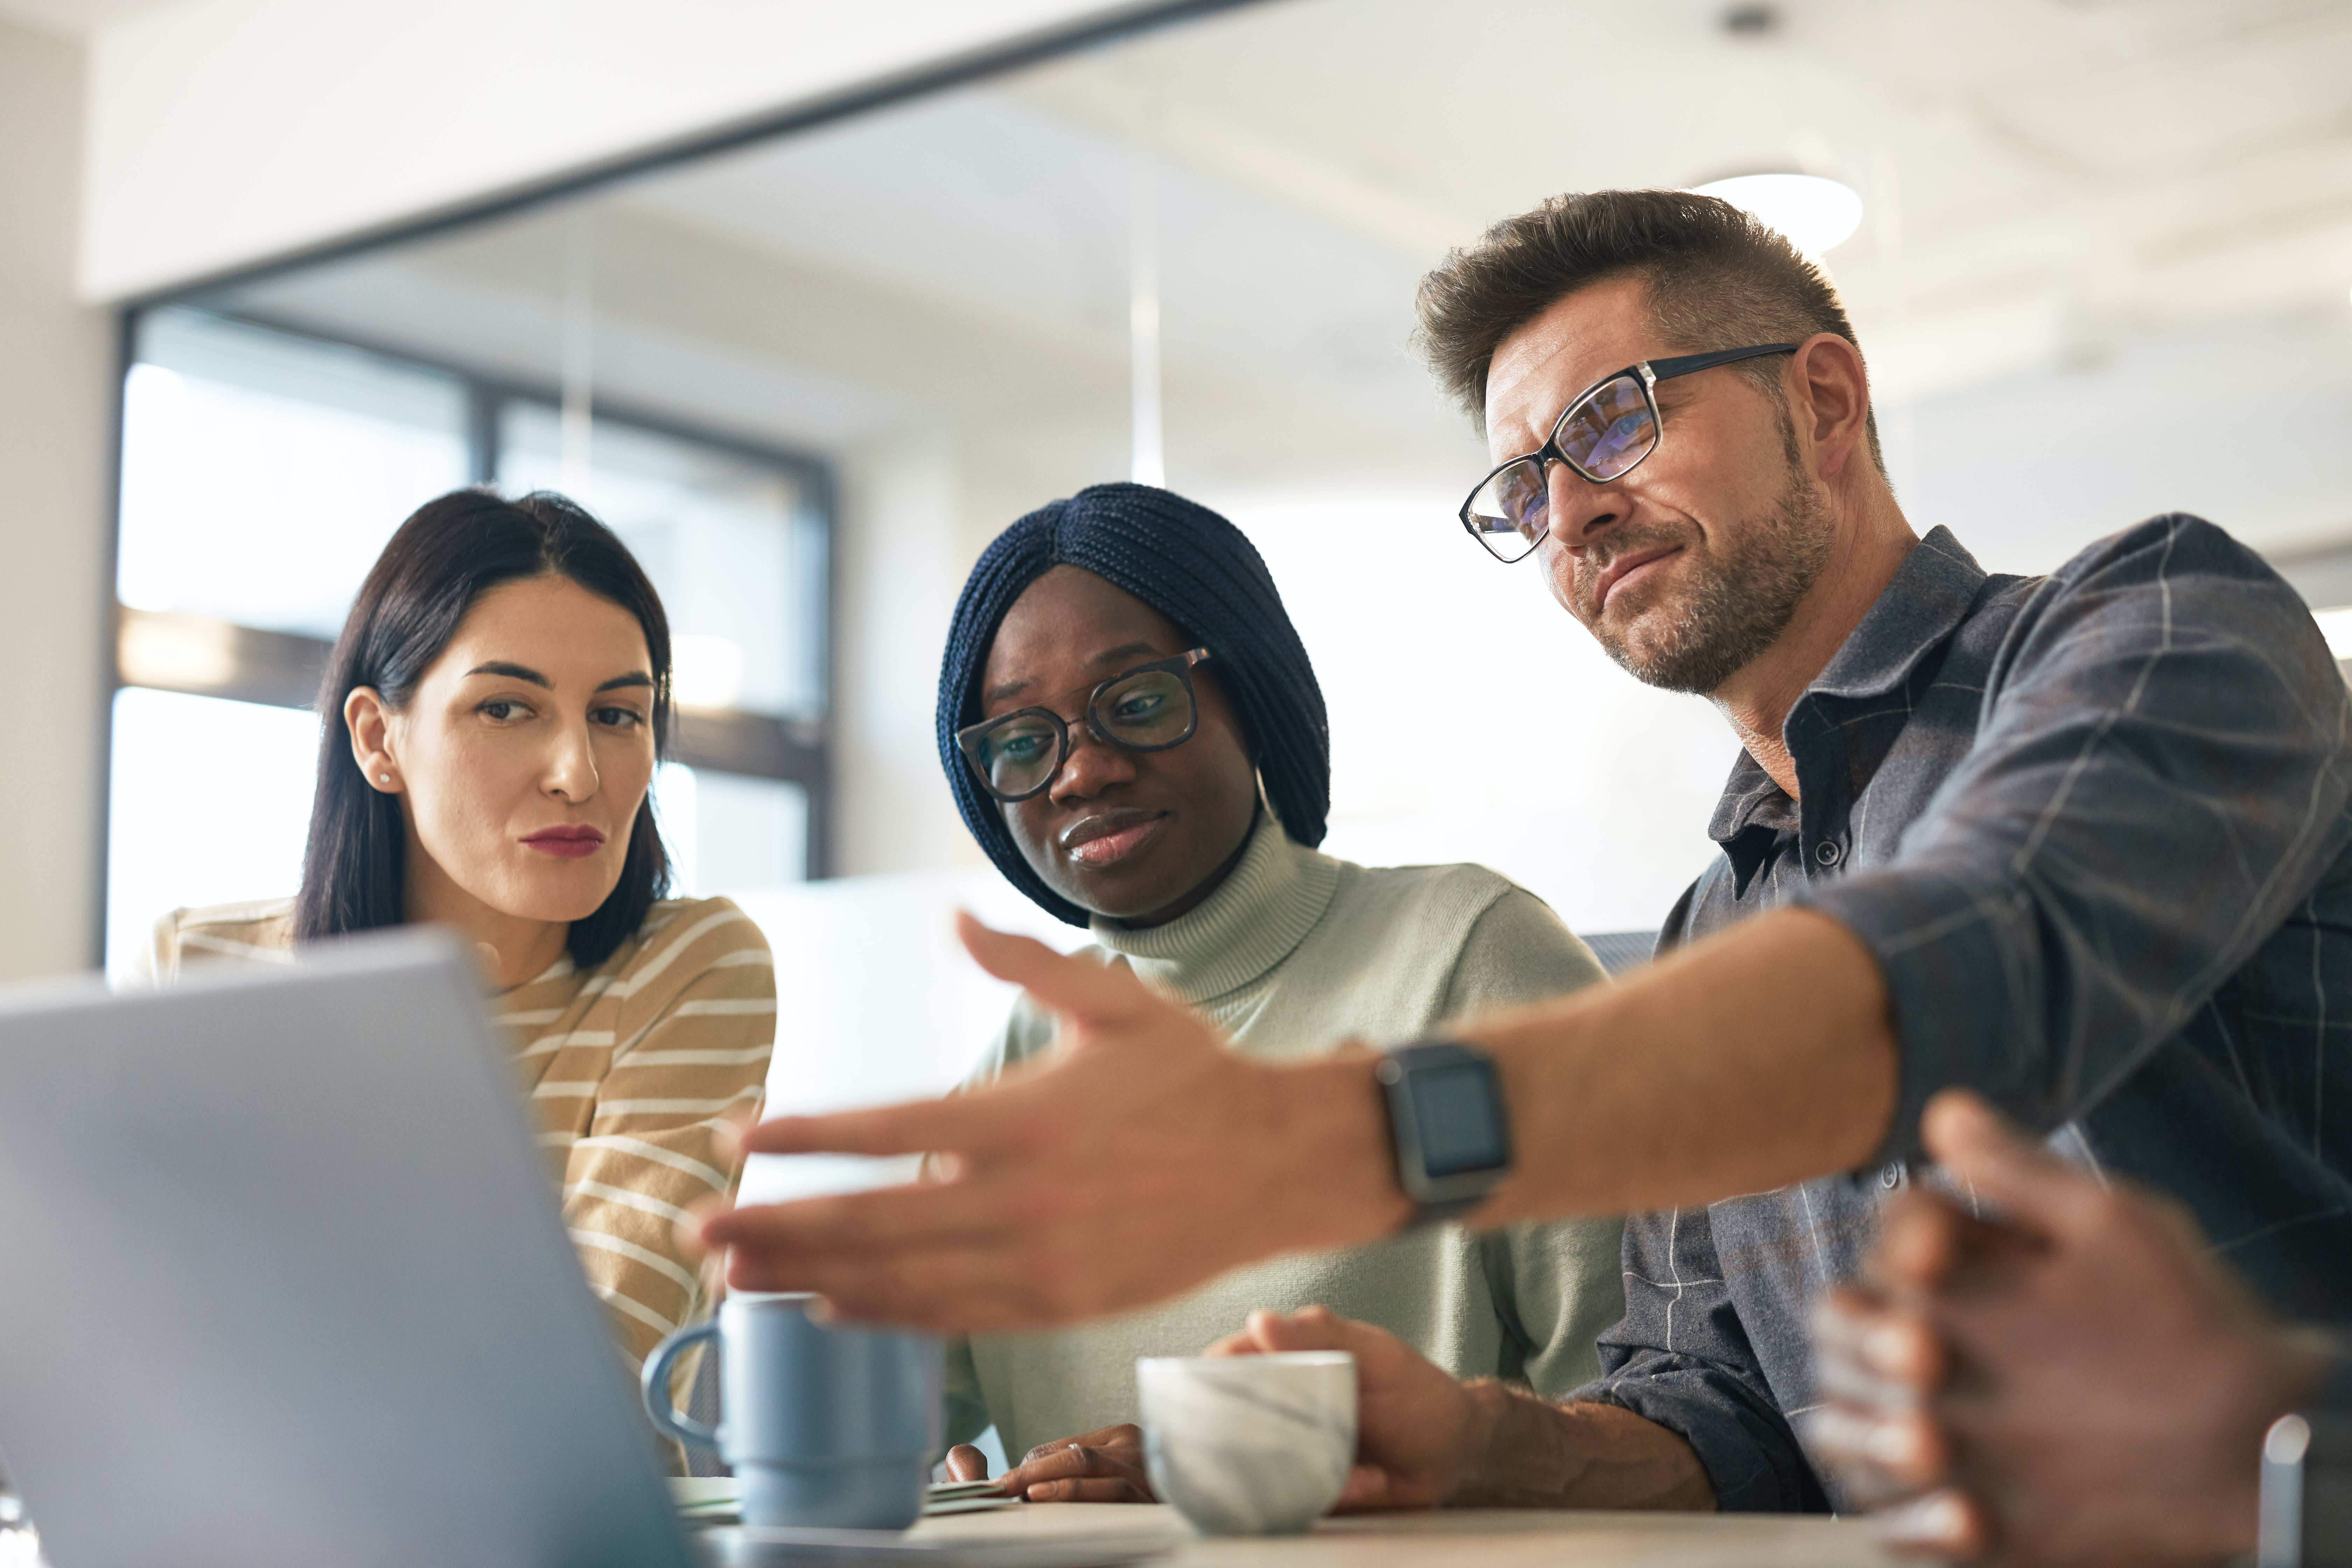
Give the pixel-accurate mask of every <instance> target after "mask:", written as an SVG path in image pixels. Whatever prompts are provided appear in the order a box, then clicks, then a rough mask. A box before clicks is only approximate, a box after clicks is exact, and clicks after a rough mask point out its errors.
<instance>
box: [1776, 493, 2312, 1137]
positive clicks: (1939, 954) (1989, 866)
mask: <svg viewBox="0 0 2352 1568" xmlns="http://www.w3.org/2000/svg"><path fill="white" fill-rule="evenodd" d="M2347 731H2352V707H2347V696H2346V689H2345V683H2344V680H2343V679H2342V677H2341V676H2340V675H2339V674H2338V672H2337V669H2336V664H2335V662H2334V659H2333V658H2332V657H2331V655H2330V654H2329V652H2328V649H2327V647H2326V643H2325V642H2324V640H2323V639H2322V638H2321V637H2320V635H2319V632H2318V628H2317V627H2316V626H2314V625H2313V623H2312V619H2311V616H2310V614H2309V613H2308V611H2307V610H2306V609H2305V606H2304V605H2303V602H2302V601H2301V600H2300V599H2299V598H2298V597H2297V596H2296V595H2295V593H2294V590H2293V589H2292V588H2290V587H2289V586H2288V585H2287V584H2285V583H2284V582H2283V581H2282V580H2281V579H2280V578H2279V577H2278V576H2277V575H2276V574H2274V573H2273V572H2272V571H2271V570H2270V569H2269V568H2268V567H2267V566H2265V565H2264V564H2263V563H2262V562H2261V561H2260V560H2259V559H2258V558H2256V557H2255V556H2254V555H2252V552H2248V551H2247V550H2246V549H2245V548H2244V547H2243V546H2242V545H2239V544H2238V543H2236V542H2234V541H2232V540H2231V539H2230V537H2229V536H2228V535H2227V534H2225V533H2223V532H2221V531H2220V530H2219V529H2216V528H2214V527H2212V526H2211V525H2210V524H2209V523H2204V522H2201V521H2197V520H2196V519H2193V518H2186V517H2169V518H2160V519H2158V520H2156V521H2152V522H2148V523H2145V524H2142V525H2141V526H2139V527H2137V528H2135V529H2132V530H2130V531H2127V532H2125V533H2122V534H2118V535H2117V536H2116V538H2115V539H2114V540H2112V541H2110V542H2108V544H2107V546H2106V547H2105V548H2104V549H2101V550H2097V551H2094V552H2087V553H2085V554H2084V555H2082V556H2079V557H2077V558H2076V559H2075V560H2074V562H2073V563H2070V564H2069V566H2068V567H2067V569H2066V570H2065V571H2063V572H2062V573H2060V574H2058V575H2056V576H2053V577H2052V578H2051V579H2049V581H2048V582H2047V583H2045V584H2043V585H2042V588H2041V589H2040V590H2039V591H2038V592H2036V594H2035V595H2033V597H2032V599H2031V600H2030V601H2029V602H2028V603H2027V604H2026V605H2025V606H2024V607H2023V609H2022V610H2021V614H2020V616H2019V617H2018V620H2017V622H2016V624H2015V625H2014V626H2012V627H2011V630H2010V632H2009V634H2008V637H2007V638H2006V641H2005V643H2004V645H2003V647H2002V648H2001V651H2000V656H1999V658H1997V659H1996V661H1995V664H1994V668H1993V672H1992V679H1991V680H1990V683H1989V685H1988V689H1987V698H1986V703H1985V708H1984V712H1983V716H1982V719H1981V720H1980V722H1979V732H1978V738H1977V742H1976V744H1975V745H1974V747H1973V749H1972V750H1971V751H1970V752H1969V754H1968V756H1967V758H1966V759H1965V761H1963V762H1962V763H1960V765H1959V766H1958V768H1956V769H1955V770H1954V771H1953V773H1952V774H1951V776H1950V777H1949V778H1948V779H1947V780H1946V781H1945V782H1944V783H1943V784H1942V786H1941V787H1940V788H1939V789H1938V790H1937V794H1936V795H1935V796H1934V798H1933V799H1932V801H1931V802H1930V803H1929V805H1928V807H1927V811H1926V812H1925V813H1923V814H1922V816H1920V818H1919V819H1918V821H1917V822H1916V824H1914V826H1912V827H1911V829H1910V830H1909V831H1908V833H1907V834H1906V836H1905V837H1904V839H1903V840H1902V843H1901V846H1900V847H1899V850H1898V852H1897V853H1896V855H1895V858H1894V860H1893V861H1892V862H1891V863H1889V864H1886V865H1884V866H1881V867H1876V868H1861V869H1858V870H1857V871H1856V872H1854V873H1853V874H1852V875H1850V876H1846V877H1843V878H1839V879H1828V880H1823V881H1821V882H1817V883H1815V884H1814V885H1812V886H1811V887H1810V888H1809V889H1806V890H1805V891H1804V892H1803V893H1802V894H1801V895H1800V897H1799V900H1798V901H1800V902H1802V903H1805V904H1808V905H1811V907H1813V908H1816V909H1819V910H1823V911H1824V912H1826V913H1828V914H1831V915H1832V916H1834V917H1835V918H1837V919H1838V920H1840V921H1843V923H1844V924H1845V925H1846V926H1847V927H1848V928H1849V929H1851V930H1852V931H1854V932H1855V934H1856V935H1858V936H1859V937H1860V938H1861V939H1862V941H1863V942H1864V943H1865V944H1866V945H1867V946H1868V947H1869V949H1870V951H1871V952H1873V953H1874V955H1875V957H1876V959H1877V962H1878V964H1879V966H1880V969H1881V971H1882V973H1884V975H1885V981H1886V985H1887V988H1888V992H1889V994H1890V996H1891V999H1892V1003H1893V1008H1894V1013H1895V1025H1896V1028H1897V1032H1898V1035H1899V1037H1900V1041H1901V1050H1902V1087H1901V1098H1900V1101H1899V1103H1898V1106H1897V1110H1896V1115H1895V1121H1894V1123H1893V1126H1892V1129H1891V1131H1890V1135H1889V1140H1888V1143H1887V1146H1886V1149H1885V1155H1886V1156H1887V1157H1895V1158H1916V1156H1917V1153H1918V1147H1917V1133H1916V1130H1917V1126H1918V1120H1919V1113H1920V1110H1921V1109H1922V1108H1923V1107H1924V1105H1925V1104H1926V1102H1927V1099H1928V1098H1929V1097H1930V1096H1932V1095H1933V1094H1935V1093H1936V1092H1937V1090H1939V1089H1945V1088H1948V1087H1954V1086H1959V1087H1966V1088H1969V1089H1976V1090H1977V1091H1978V1092H1979V1093H1981V1094H1983V1095H1985V1096H1986V1097H1987V1098H1989V1099H1990V1100H1993V1101H1994V1102H1995V1103H1996V1104H1998V1105H2000V1106H2001V1107H2002V1108H2003V1109H2004V1110H2008V1111H2009V1112H2010V1113H2011V1115H2013V1116H2016V1117H2017V1118H2019V1119H2020V1120H2021V1121H2024V1122H2026V1123H2027V1124H2029V1125H2031V1126H2033V1127H2035V1128H2037V1129H2041V1130H2045V1131H2046V1130H2048V1129H2051V1128H2053V1127H2055V1126H2057V1125H2058V1124H2060V1123H2062V1122H2063V1121H2068V1120H2070V1119H2072V1118H2074V1117H2076V1116H2078V1115H2080V1114H2082V1113H2083V1112H2084V1111H2085V1110H2088V1109H2089V1108H2091V1107H2092V1106H2094V1105H2095V1104H2096V1103H2097V1102H2098V1100H2100V1099H2101V1098H2102V1097H2103V1096H2105V1094H2106V1092H2107V1091H2108V1090H2109V1089H2112V1088H2113V1087H2114V1086H2115V1085H2116V1083H2117V1082H2118V1081H2120V1080H2121V1079H2123V1078H2124V1077H2125V1076H2126V1075H2127V1074H2129V1073H2130V1072H2131V1071H2132V1070H2133V1069H2134V1068H2137V1066H2139V1064H2140V1063H2141V1062H2142V1061H2143V1060H2144V1059H2145V1058H2147V1055H2148V1053H2149V1052H2151V1051H2153V1050H2154V1049H2155V1048H2156V1047H2158V1045H2159V1044H2160V1043H2161V1042H2162V1041H2163V1040H2164V1039H2165V1038H2166V1037H2168V1036H2169V1035H2171V1034H2173V1033H2175V1032H2176V1031H2178V1030H2179V1028H2180V1027H2181V1026H2182V1025H2183V1023H2184V1022H2185V1021H2186V1020H2187V1019H2189V1017H2190V1016H2192V1015H2194V1014H2195V1013H2196V1011H2197V1010H2198V1009H2199V1008H2200V1007H2201V1006H2202V1005H2204V1004H2205V1002H2206V1000H2207V999H2208V998H2209V997H2210V996H2211V994H2213V993H2214V991H2215V990H2216V988H2218V987H2219V986H2220V985H2221V984H2222V983H2223V982H2224V981H2225V980H2227V978H2228V977H2229V976H2230V975H2231V973H2232V972H2233V971H2235V970H2236V969H2237V968H2238V967H2239V966H2240V965H2241V964H2242V963H2244V962H2245V961H2246V960H2247V958H2248V957H2249V955H2250V954H2252V952H2253V951H2254V949H2255V948H2256V947H2257V946H2258V945H2259V944H2260V943H2261V942H2263V940H2264V938H2265V937H2267V936H2268V935H2269V934H2270V933H2271V932H2272V931H2273V930H2275V929H2276V928H2277V926H2278V925H2279V924H2280V923H2281V921H2284V919H2285V918H2286V917H2287V916H2288V915H2289V913H2290V912H2291V911H2292V910H2294V908H2295V907H2296V906H2297V905H2298V904H2299V903H2301V902H2302V901H2303V900H2305V899H2306V898H2308V897H2309V896H2310V894H2311V892H2312V890H2313V889H2314V887H2315V885H2316V883H2317V880H2318V879H2319V878H2320V877H2321V875H2322V874H2323V873H2324V872H2325V870H2326V867H2327V866H2328V864H2329V862H2330V861H2331V860H2333V859H2334V858H2335V857H2336V855H2337V854H2338V853H2339V852H2340V851H2341V850H2342V849H2343V847H2344V838H2343V836H2344V833H2345V826H2344V824H2345V809H2344V808H2345V805H2346V800H2347V793H2352V769H2347Z"/></svg>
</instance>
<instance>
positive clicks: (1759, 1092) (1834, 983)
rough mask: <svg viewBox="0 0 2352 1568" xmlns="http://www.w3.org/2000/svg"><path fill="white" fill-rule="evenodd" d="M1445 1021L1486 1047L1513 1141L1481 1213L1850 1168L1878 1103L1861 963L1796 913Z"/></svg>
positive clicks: (1708, 1198)
mask: <svg viewBox="0 0 2352 1568" xmlns="http://www.w3.org/2000/svg"><path fill="white" fill-rule="evenodd" d="M1459 1033H1460V1035H1461V1037H1463V1038H1465V1039H1466V1040H1469V1041H1472V1042H1473V1043H1475V1044H1477V1045H1479V1046H1482V1047H1485V1048H1486V1049H1487V1050H1488V1051H1490V1052H1492V1053H1493V1054H1494V1057H1495V1059H1496V1065H1497V1067H1498V1068H1499V1069H1500V1071H1501V1073H1502V1077H1503V1083H1504V1089H1505V1094H1506V1097H1507V1101H1508V1103H1509V1105H1510V1114H1511V1132H1512V1137H1513V1142H1514V1144H1515V1145H1516V1150H1517V1170H1516V1171H1515V1172H1514V1173H1513V1174H1512V1177H1511V1179H1510V1181H1509V1182H1508V1183H1507V1184H1505V1185H1504V1187H1503V1188H1502V1189H1501V1191H1500V1192H1498V1193H1497V1194H1496V1198H1495V1201H1494V1202H1492V1203H1490V1204H1488V1205H1486V1208H1485V1209H1483V1210H1481V1211H1480V1212H1479V1213H1478V1215H1476V1216H1475V1223H1477V1224H1481V1225H1493V1224H1498V1223H1501V1222H1503V1221H1506V1220H1515V1219H1523V1218H1538V1217H1550V1216H1555V1215H1563V1214H1622V1213H1633V1212H1636V1211H1639V1210H1644V1209H1662V1208H1667V1207H1671V1206H1673V1205H1678V1204H1705V1203H1712V1202H1714V1201H1716V1200H1717V1199H1719V1198H1725V1197H1729V1196H1732V1195H1734V1194H1739V1193H1753V1192H1762V1191H1765V1190H1768V1189H1769V1188H1773V1187H1779V1186H1784V1185H1786V1184H1789V1183H1791V1182H1798V1181H1803V1180H1805V1179H1807V1178H1808V1177H1811V1176H1818V1175H1823V1174H1826V1173H1830V1172H1832V1171H1843V1170H1852V1169H1853V1168H1854V1167H1856V1166H1858V1165H1860V1164H1862V1163H1864V1162H1865V1161H1867V1160H1868V1159H1870V1157H1871V1156H1872V1154H1873V1152H1874V1151H1875V1150H1876V1149H1877V1147H1878V1145H1879V1143H1880V1142H1881V1141H1882V1140H1883V1139H1884V1138H1885V1133H1886V1126H1887V1122H1888V1120H1889V1118H1890V1117H1891V1116H1892V1115H1893V1112H1894V1108H1895V1089H1896V1072H1897V1065H1896V1056H1895V1037H1894V1031H1893V1028H1892V1026H1891V1025H1890V1023H1889V1018H1888V1003H1887V996H1886V989H1885V981H1884V980H1883V979H1882V978H1881V977H1880V974H1879V972H1878V966H1877V963H1876V961H1875V960H1874V959H1873V958H1872V956H1871V954H1870V952H1869V951H1868V950H1867V949H1865V948H1864V946H1863V945H1862V943H1861V942H1860V941H1859V940H1857V939H1856V938H1855V937H1854V936H1853V933H1852V932H1850V931H1847V930H1846V928H1845V927H1844V926H1843V925H1840V924H1839V923H1838V922H1837V921H1833V920H1832V919H1830V918H1829V917H1828V916H1826V915H1821V914H1816V913H1813V912H1811V911H1810V910H1780V911H1777V912H1775V913H1772V914H1768V915H1763V916H1759V918H1757V919H1756V920H1754V921H1749V922H1748V923H1747V924H1745V925H1742V926H1739V927H1737V928H1735V929H1734V930H1732V931H1727V932H1725V933H1723V934H1722V935H1720V936H1717V937H1714V938H1711V939H1709V940H1708V941H1706V942H1701V943H1698V944H1696V946H1694V947H1692V948H1690V949H1688V950H1686V951H1685V952H1678V953H1674V954H1670V955H1668V956H1667V957H1666V958H1665V959H1664V960H1663V961H1661V962H1660V963H1657V964H1656V965H1655V966H1654V967H1652V968H1650V969H1646V970H1643V972H1641V973H1639V974H1637V975H1635V976H1634V977H1633V978H1632V979H1631V980H1629V981H1627V982H1626V983H1624V984H1622V985H1618V986H1614V987H1608V988H1603V987H1598V986H1596V987H1593V988H1592V989H1591V990H1589V991H1586V992H1581V993H1579V994H1577V995H1576V996H1574V997H1570V998H1565V999H1563V1000H1562V1001H1560V1002H1558V1003H1554V1004H1550V1005H1545V1006H1540V1007H1530V1008H1525V1009H1521V1010H1519V1011H1517V1012H1513V1013H1507V1014H1501V1015H1497V1016H1494V1017H1491V1018H1486V1019H1481V1020H1478V1021H1475V1022H1474V1023H1471V1024H1469V1025H1467V1026H1465V1027H1464V1028H1463V1029H1462V1030H1461V1031H1459Z"/></svg>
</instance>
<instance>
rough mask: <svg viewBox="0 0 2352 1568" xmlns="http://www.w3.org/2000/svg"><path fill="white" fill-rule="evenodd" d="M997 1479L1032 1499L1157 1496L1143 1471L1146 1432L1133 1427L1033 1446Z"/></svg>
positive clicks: (1125, 1499)
mask: <svg viewBox="0 0 2352 1568" xmlns="http://www.w3.org/2000/svg"><path fill="white" fill-rule="evenodd" d="M997 1480H998V1483H999V1485H1001V1486H1002V1487H1003V1489H1004V1490H1005V1491H1006V1492H1007V1493H1009V1494H1010V1495H1012V1496H1014V1497H1025V1498H1027V1499H1028V1500H1030V1501H1031V1502H1151V1501H1153V1500H1154V1499H1153V1497H1152V1495H1151V1486H1150V1481H1148V1480H1147V1479H1145V1477H1144V1473H1143V1433H1142V1430H1141V1428H1139V1427H1137V1426H1131V1425H1129V1426H1106V1427H1104V1428H1103V1429H1102V1430H1101V1431H1098V1432H1089V1433H1087V1434H1086V1436H1084V1437H1078V1438H1071V1439H1069V1440H1067V1441H1065V1442H1059V1443H1048V1444H1045V1445H1043V1446H1042V1447H1035V1448H1032V1449H1031V1450H1030V1451H1029V1453H1028V1455H1027V1457H1026V1458H1024V1459H1023V1460H1022V1461H1021V1463H1020V1464H1019V1465H1017V1466H1015V1467H1013V1468H1011V1469H1009V1470H1006V1471H1005V1472H1004V1474H1003V1475H1002V1476H1000V1477H998V1478H997Z"/></svg>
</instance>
